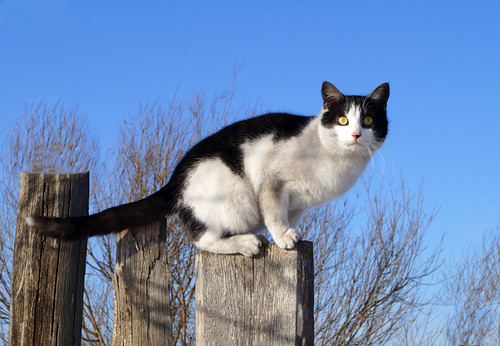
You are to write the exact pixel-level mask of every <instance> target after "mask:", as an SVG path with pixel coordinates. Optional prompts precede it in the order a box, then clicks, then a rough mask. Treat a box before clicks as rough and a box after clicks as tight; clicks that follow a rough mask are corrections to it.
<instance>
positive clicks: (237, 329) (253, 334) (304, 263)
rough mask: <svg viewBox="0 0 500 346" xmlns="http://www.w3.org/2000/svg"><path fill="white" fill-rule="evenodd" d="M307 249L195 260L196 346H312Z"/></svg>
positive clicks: (311, 288)
mask: <svg viewBox="0 0 500 346" xmlns="http://www.w3.org/2000/svg"><path fill="white" fill-rule="evenodd" d="M313 270H314V269H313V246H312V243H311V242H299V243H298V244H297V247H296V249H294V250H289V251H287V250H283V249H280V248H278V247H277V246H276V245H275V244H271V245H269V246H266V247H265V248H263V249H262V252H261V254H260V255H259V257H258V258H248V257H244V256H222V255H216V254H212V253H208V252H202V253H199V254H197V255H196V344H197V345H266V346H268V345H281V346H282V345H313V342H314V316H313V308H314V284H313V281H314V279H313V278H314V275H313Z"/></svg>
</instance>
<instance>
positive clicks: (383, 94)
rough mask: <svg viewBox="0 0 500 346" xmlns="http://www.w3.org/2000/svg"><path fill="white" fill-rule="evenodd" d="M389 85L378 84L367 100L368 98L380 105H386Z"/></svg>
mask: <svg viewBox="0 0 500 346" xmlns="http://www.w3.org/2000/svg"><path fill="white" fill-rule="evenodd" d="M389 93H390V90H389V83H384V84H380V85H379V86H378V87H376V88H375V90H373V91H372V92H371V93H370V95H368V96H367V98H370V99H372V100H374V101H377V102H379V103H381V104H387V100H388V99H389Z"/></svg>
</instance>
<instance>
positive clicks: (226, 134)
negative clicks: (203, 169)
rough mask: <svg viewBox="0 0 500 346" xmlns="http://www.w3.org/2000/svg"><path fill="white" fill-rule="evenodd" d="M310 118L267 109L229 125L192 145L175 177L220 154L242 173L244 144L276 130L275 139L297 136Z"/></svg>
mask: <svg viewBox="0 0 500 346" xmlns="http://www.w3.org/2000/svg"><path fill="white" fill-rule="evenodd" d="M311 119H312V117H304V116H299V115H292V114H285V113H268V114H264V115H261V116H258V117H255V118H251V119H247V120H242V121H238V122H236V123H234V124H231V125H229V126H226V127H225V128H223V129H222V130H220V131H219V132H216V133H214V134H213V135H211V136H209V137H207V138H205V139H203V140H202V141H200V142H199V143H198V144H196V145H195V146H193V148H191V150H189V151H188V152H187V153H186V155H185V156H184V158H183V159H182V160H181V161H180V162H179V164H178V165H177V167H176V169H175V171H174V173H173V175H172V179H173V180H176V179H181V180H183V179H184V177H183V176H182V175H183V174H182V172H186V171H188V169H189V167H190V166H192V165H193V164H194V163H197V162H199V161H201V160H203V159H211V158H220V159H221V160H222V161H223V162H224V163H225V164H226V165H228V167H230V168H231V170H232V171H233V172H234V173H235V174H238V175H239V176H243V175H244V167H243V151H242V149H241V145H242V144H244V143H246V142H250V141H254V140H257V139H259V138H261V137H264V136H267V135H269V134H274V138H273V139H274V141H275V142H278V141H282V140H286V139H289V138H291V137H294V136H298V135H300V133H301V132H302V130H303V129H304V128H305V127H306V126H307V124H309V122H310V121H311ZM180 185H182V184H180Z"/></svg>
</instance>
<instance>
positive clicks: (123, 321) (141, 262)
mask: <svg viewBox="0 0 500 346" xmlns="http://www.w3.org/2000/svg"><path fill="white" fill-rule="evenodd" d="M167 260H168V258H167V244H166V224H165V220H164V219H163V220H159V221H157V222H155V223H152V224H150V225H146V226H143V227H140V228H135V229H129V230H125V231H123V232H121V233H120V234H119V235H118V244H117V251H116V270H115V276H114V278H113V286H114V289H115V318H114V322H115V323H114V328H113V345H115V346H116V345H123V346H125V345H126V346H129V345H172V344H173V342H172V318H171V316H170V290H169V280H170V272H169V268H170V266H169V264H168V261H167Z"/></svg>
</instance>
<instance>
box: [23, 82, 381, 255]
mask: <svg viewBox="0 0 500 346" xmlns="http://www.w3.org/2000/svg"><path fill="white" fill-rule="evenodd" d="M321 94H322V97H323V107H322V110H321V112H320V114H319V115H317V116H312V117H307V116H298V115H292V114H283V113H272V114H265V115H261V116H258V117H255V118H251V119H248V120H243V121H239V122H236V123H234V124H232V125H229V126H227V127H225V128H223V129H222V130H220V131H219V132H217V133H215V134H213V135H211V136H210V137H207V138H205V139H204V140H202V141H201V142H199V143H198V144H196V145H195V146H194V147H193V148H192V149H191V150H189V151H188V152H187V153H186V155H185V156H184V157H183V158H182V160H181V161H180V162H179V164H178V165H177V167H176V168H175V170H174V172H173V174H172V177H171V178H170V180H169V182H168V183H167V185H165V186H164V187H163V188H161V189H160V190H159V191H158V192H156V193H154V194H152V195H151V196H148V197H146V198H144V199H142V200H140V201H137V202H132V203H129V204H124V205H120V206H117V207H113V208H110V209H107V210H104V211H102V212H100V213H97V214H94V215H91V216H83V217H73V218H66V219H62V218H47V217H40V216H30V217H28V218H27V219H26V220H27V223H28V225H30V226H32V227H35V228H36V229H37V231H38V232H40V233H41V234H44V235H47V236H52V237H57V238H61V239H75V238H81V237H88V236H94V235H102V234H107V233H112V232H120V231H121V230H123V229H125V228H130V227H137V226H140V225H143V224H147V223H150V222H152V221H155V220H157V219H159V218H160V217H164V216H167V215H171V214H174V213H177V214H178V215H179V216H180V218H181V220H182V221H183V223H184V225H185V229H186V230H187V231H189V232H190V234H191V236H192V239H193V242H194V244H195V245H196V246H197V247H198V248H200V249H202V250H207V251H210V252H215V253H220V254H233V253H241V254H243V255H245V256H253V255H256V254H258V253H259V250H260V247H261V245H262V242H263V241H265V238H264V237H263V236H261V235H260V232H262V231H263V230H265V229H266V228H267V230H268V231H269V232H270V233H271V235H272V237H273V239H274V241H275V242H276V244H277V245H278V246H279V247H281V248H284V249H292V248H293V247H294V246H295V244H296V242H297V241H298V240H299V237H300V236H299V234H298V233H297V231H296V230H295V228H293V225H294V224H295V223H296V222H297V221H298V220H299V218H300V216H301V214H302V212H303V211H304V210H306V209H308V208H310V207H312V206H315V205H318V204H321V203H324V202H327V201H330V200H332V199H334V198H336V197H338V196H340V195H342V194H344V193H345V192H346V191H347V190H348V189H349V188H351V187H352V186H353V185H354V183H355V182H356V180H357V179H358V178H359V176H360V175H361V174H362V172H363V171H364V170H365V168H366V166H367V164H368V162H369V161H370V159H371V157H372V156H373V154H374V153H375V152H376V151H377V150H378V149H379V148H380V146H381V145H382V144H383V142H384V140H385V137H386V135H387V129H388V121H387V116H386V107H387V100H388V98H389V84H387V83H384V84H381V85H380V86H378V87H377V88H376V89H375V90H373V91H372V92H371V93H370V94H369V95H368V96H365V97H363V96H345V95H343V94H342V93H340V92H339V91H338V89H337V88H336V87H335V86H333V85H332V84H331V83H329V82H324V83H323V86H322V89H321Z"/></svg>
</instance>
